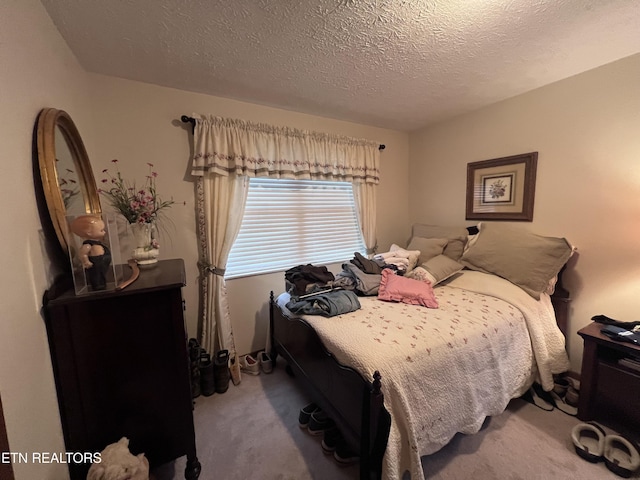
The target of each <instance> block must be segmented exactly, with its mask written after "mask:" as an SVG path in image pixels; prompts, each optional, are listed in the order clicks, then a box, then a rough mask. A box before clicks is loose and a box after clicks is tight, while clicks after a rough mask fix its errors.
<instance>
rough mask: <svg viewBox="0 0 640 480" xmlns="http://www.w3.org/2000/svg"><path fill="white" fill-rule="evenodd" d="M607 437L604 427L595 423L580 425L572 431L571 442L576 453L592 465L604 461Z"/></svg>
mask: <svg viewBox="0 0 640 480" xmlns="http://www.w3.org/2000/svg"><path fill="white" fill-rule="evenodd" d="M606 436H607V434H606V433H605V431H604V430H603V429H602V427H600V425H597V424H595V423H593V422H589V423H579V424H578V425H576V426H575V427H573V430H571V440H572V441H573V445H574V447H575V449H576V453H577V454H578V455H579V456H580V457H582V458H584V459H585V460H586V461H587V462H591V463H597V462H599V461H600V460H602V456H603V455H604V440H605V437H606Z"/></svg>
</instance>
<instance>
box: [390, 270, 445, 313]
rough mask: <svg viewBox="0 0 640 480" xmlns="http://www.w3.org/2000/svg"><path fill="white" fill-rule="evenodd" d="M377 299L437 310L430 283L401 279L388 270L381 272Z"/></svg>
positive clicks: (436, 302)
mask: <svg viewBox="0 0 640 480" xmlns="http://www.w3.org/2000/svg"><path fill="white" fill-rule="evenodd" d="M378 298H379V299H380V300H385V301H387V302H402V303H408V304H411V305H422V306H423V307H428V308H438V301H437V300H436V297H435V295H434V293H433V287H432V286H431V284H430V283H428V282H421V281H419V280H413V279H411V278H406V277H401V276H400V275H396V274H395V273H393V272H392V271H391V270H390V269H388V268H385V269H384V270H383V271H382V278H381V279H380V289H379V290H378Z"/></svg>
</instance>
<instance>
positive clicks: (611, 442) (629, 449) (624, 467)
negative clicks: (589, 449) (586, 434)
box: [604, 435, 640, 478]
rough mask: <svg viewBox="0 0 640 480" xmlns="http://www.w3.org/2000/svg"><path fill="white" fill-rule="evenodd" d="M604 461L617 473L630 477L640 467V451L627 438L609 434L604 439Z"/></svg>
mask: <svg viewBox="0 0 640 480" xmlns="http://www.w3.org/2000/svg"><path fill="white" fill-rule="evenodd" d="M604 463H605V464H606V465H607V468H608V469H609V470H611V471H612V472H613V473H615V474H616V475H618V476H620V477H624V478H629V477H630V476H631V475H633V473H634V472H635V471H636V470H638V467H640V453H638V448H637V447H636V446H635V445H633V444H632V443H631V442H630V441H629V440H627V439H626V438H624V437H621V436H620V435H607V436H606V437H605V439H604Z"/></svg>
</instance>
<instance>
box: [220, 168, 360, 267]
mask: <svg viewBox="0 0 640 480" xmlns="http://www.w3.org/2000/svg"><path fill="white" fill-rule="evenodd" d="M354 252H360V253H362V254H363V255H364V254H365V252H366V248H365V246H364V242H363V239H362V233H361V232H360V228H359V225H358V218H357V214H356V206H355V201H354V198H353V188H352V186H351V183H348V182H333V181H318V180H284V179H271V178H260V177H256V178H251V179H250V180H249V193H248V197H247V203H246V207H245V212H244V217H243V219H242V226H241V227H240V233H239V234H238V238H237V239H236V241H235V243H234V244H233V247H232V248H231V253H230V254H229V259H228V261H227V268H226V274H225V278H236V277H241V276H248V275H255V274H260V273H268V272H277V271H284V270H288V269H289V268H291V267H295V266H296V265H306V264H308V263H312V264H314V265H322V264H327V263H337V262H344V261H348V260H350V259H351V258H353V254H354Z"/></svg>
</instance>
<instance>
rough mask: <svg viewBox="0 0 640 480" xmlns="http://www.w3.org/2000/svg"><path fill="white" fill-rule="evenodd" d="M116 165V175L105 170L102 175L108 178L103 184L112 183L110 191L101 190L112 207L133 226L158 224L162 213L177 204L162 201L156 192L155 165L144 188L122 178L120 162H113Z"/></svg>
mask: <svg viewBox="0 0 640 480" xmlns="http://www.w3.org/2000/svg"><path fill="white" fill-rule="evenodd" d="M111 163H113V164H115V165H116V172H115V175H112V174H111V173H110V172H109V169H107V168H105V169H104V170H102V173H104V174H106V175H107V176H108V178H103V179H102V183H105V184H106V183H110V184H111V186H110V188H109V189H99V192H100V193H101V194H102V195H104V196H105V197H106V198H107V199H108V200H109V202H110V203H111V206H112V207H113V208H114V209H115V210H117V211H118V212H119V213H120V214H122V216H124V217H125V218H126V219H127V221H128V222H129V223H131V224H141V225H142V224H149V223H151V224H153V223H156V222H157V220H158V217H159V215H160V213H161V212H162V211H163V210H164V209H166V208H169V207H170V206H171V205H173V204H174V203H175V202H174V201H173V199H171V200H162V199H161V198H160V196H159V195H158V192H157V191H156V177H157V176H158V174H157V173H156V172H154V171H153V164H152V163H147V165H148V166H149V174H148V175H147V176H146V178H145V182H144V184H143V185H142V187H140V188H139V187H137V186H136V183H135V181H134V182H132V183H130V182H127V181H126V180H124V179H123V178H122V174H121V173H120V170H119V169H118V167H117V164H118V160H111Z"/></svg>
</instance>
